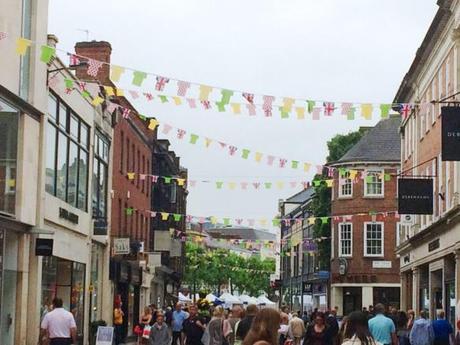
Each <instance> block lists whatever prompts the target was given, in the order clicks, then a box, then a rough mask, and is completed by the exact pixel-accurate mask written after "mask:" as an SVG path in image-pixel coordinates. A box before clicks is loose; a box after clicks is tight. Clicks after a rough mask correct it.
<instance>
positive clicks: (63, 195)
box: [46, 95, 89, 211]
mask: <svg viewBox="0 0 460 345" xmlns="http://www.w3.org/2000/svg"><path fill="white" fill-rule="evenodd" d="M48 115H49V116H48V123H47V128H46V191H47V192H48V193H50V194H52V195H54V196H56V197H58V198H59V199H61V200H64V201H66V202H67V203H69V204H70V205H72V206H74V207H77V208H79V209H81V210H84V211H86V209H87V206H86V204H87V190H88V147H89V136H88V134H89V127H88V126H87V125H86V124H85V123H84V122H83V121H82V120H81V119H80V118H79V117H78V116H77V115H76V114H75V113H73V112H72V111H71V110H70V108H69V107H68V106H67V105H66V104H64V103H63V102H62V101H61V100H60V99H59V98H57V97H56V96H54V95H49V99H48Z"/></svg>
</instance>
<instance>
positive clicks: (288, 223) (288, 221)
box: [283, 218, 291, 226]
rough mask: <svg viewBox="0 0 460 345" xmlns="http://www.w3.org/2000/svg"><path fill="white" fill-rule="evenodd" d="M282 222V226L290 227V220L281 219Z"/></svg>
mask: <svg viewBox="0 0 460 345" xmlns="http://www.w3.org/2000/svg"><path fill="white" fill-rule="evenodd" d="M283 222H284V225H286V226H289V225H291V219H290V218H286V219H283Z"/></svg>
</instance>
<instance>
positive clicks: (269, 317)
mask: <svg viewBox="0 0 460 345" xmlns="http://www.w3.org/2000/svg"><path fill="white" fill-rule="evenodd" d="M280 322H281V317H280V313H279V312H278V311H277V310H275V309H271V308H266V309H262V310H261V311H260V312H259V313H258V314H257V315H256V317H255V318H254V321H253V323H252V326H251V329H250V330H249V333H248V335H247V336H246V338H244V341H243V345H277V344H278V329H279V327H280Z"/></svg>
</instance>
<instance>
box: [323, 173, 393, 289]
mask: <svg viewBox="0 0 460 345" xmlns="http://www.w3.org/2000/svg"><path fill="white" fill-rule="evenodd" d="M343 167H344V168H347V169H356V170H357V171H360V174H362V175H364V174H365V169H366V167H363V166H361V167H356V166H343ZM375 167H377V168H384V171H385V174H390V176H391V178H390V180H389V181H384V187H383V190H384V195H383V196H382V197H369V196H368V197H366V196H365V190H364V188H365V187H364V185H365V183H366V180H365V178H361V177H360V174H358V178H356V179H355V181H354V183H353V192H352V196H351V197H339V187H340V185H339V174H338V172H336V173H335V174H334V175H335V176H334V188H333V198H332V205H331V216H332V231H333V255H332V263H331V278H332V279H331V283H332V284H335V283H353V284H360V283H399V260H398V259H397V258H396V254H395V248H396V244H397V231H398V225H397V223H398V221H399V219H397V218H396V217H395V213H394V212H395V211H396V210H397V193H396V192H397V191H396V188H397V176H396V175H397V173H398V171H397V169H396V168H395V167H394V166H393V167H391V166H375V165H373V166H372V168H375ZM373 212H377V213H378V214H377V215H375V216H371V215H370V213H373ZM386 212H389V213H388V214H385V213H386ZM359 214H361V215H359ZM341 216H351V217H346V218H344V217H341ZM373 221H375V222H376V223H383V234H384V237H383V243H384V245H383V255H382V256H366V255H365V253H364V251H365V245H364V242H365V224H366V223H372V222H373ZM340 223H351V224H352V253H351V255H350V256H346V259H347V261H348V270H347V272H346V274H345V275H341V274H340V273H339V257H341V253H340V252H339V250H340V245H339V238H340V235H339V231H340V229H339V227H340ZM374 261H386V262H391V268H373V262H374Z"/></svg>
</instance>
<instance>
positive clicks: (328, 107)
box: [323, 102, 335, 116]
mask: <svg viewBox="0 0 460 345" xmlns="http://www.w3.org/2000/svg"><path fill="white" fill-rule="evenodd" d="M323 105H324V116H332V114H333V113H334V110H335V107H334V103H333V102H324V103H323Z"/></svg>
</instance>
